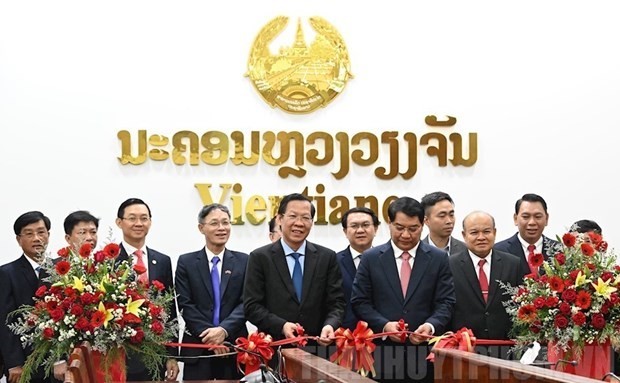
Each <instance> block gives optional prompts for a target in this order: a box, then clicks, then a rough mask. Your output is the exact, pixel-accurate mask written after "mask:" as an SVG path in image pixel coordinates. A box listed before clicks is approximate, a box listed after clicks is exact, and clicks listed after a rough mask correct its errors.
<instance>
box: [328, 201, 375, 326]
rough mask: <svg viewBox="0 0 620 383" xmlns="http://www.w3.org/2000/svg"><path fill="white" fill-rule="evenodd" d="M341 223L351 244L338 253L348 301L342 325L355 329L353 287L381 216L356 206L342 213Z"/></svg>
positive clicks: (345, 298) (345, 297)
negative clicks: (364, 253) (356, 274)
mask: <svg viewBox="0 0 620 383" xmlns="http://www.w3.org/2000/svg"><path fill="white" fill-rule="evenodd" d="M341 223H342V231H343V232H344V235H345V236H346V237H347V239H348V240H349V246H347V248H346V249H344V250H342V251H341V252H339V253H338V254H336V257H337V259H338V264H339V265H340V272H341V273H342V290H343V292H344V300H345V302H347V306H346V308H345V311H344V320H343V321H342V327H344V328H348V329H351V330H354V329H355V326H356V325H357V321H358V319H357V317H356V316H355V313H354V312H353V308H352V307H351V288H352V286H353V279H354V278H355V273H356V272H357V268H358V266H359V264H360V261H361V259H362V253H363V252H364V251H366V250H368V249H370V248H371V247H372V241H373V240H374V239H375V236H376V235H377V229H378V228H379V217H377V214H375V212H374V211H372V210H371V209H369V208H367V207H354V208H352V209H349V210H348V211H347V212H346V213H344V214H343V215H342V220H341Z"/></svg>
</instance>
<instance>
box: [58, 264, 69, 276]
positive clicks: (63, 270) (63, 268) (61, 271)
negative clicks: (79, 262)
mask: <svg viewBox="0 0 620 383" xmlns="http://www.w3.org/2000/svg"><path fill="white" fill-rule="evenodd" d="M69 270H71V264H70V263H69V262H67V261H60V262H58V263H57V264H56V272H57V273H58V275H65V274H67V273H68V272H69Z"/></svg>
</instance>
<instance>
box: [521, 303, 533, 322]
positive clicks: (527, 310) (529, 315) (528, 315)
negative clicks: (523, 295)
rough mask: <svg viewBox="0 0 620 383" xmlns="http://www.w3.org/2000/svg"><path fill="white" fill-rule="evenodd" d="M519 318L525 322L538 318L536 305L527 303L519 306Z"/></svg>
mask: <svg viewBox="0 0 620 383" xmlns="http://www.w3.org/2000/svg"><path fill="white" fill-rule="evenodd" d="M517 316H518V317H519V319H521V320H522V321H524V322H529V323H532V322H534V321H535V320H536V317H537V316H536V307H534V305H525V306H521V307H519V311H518V313H517Z"/></svg>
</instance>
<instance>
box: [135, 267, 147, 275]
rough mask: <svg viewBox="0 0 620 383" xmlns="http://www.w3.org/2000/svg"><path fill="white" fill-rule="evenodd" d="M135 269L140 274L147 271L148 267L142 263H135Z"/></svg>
mask: <svg viewBox="0 0 620 383" xmlns="http://www.w3.org/2000/svg"><path fill="white" fill-rule="evenodd" d="M133 271H135V272H136V274H138V275H140V274H144V273H146V267H144V266H142V265H134V266H133Z"/></svg>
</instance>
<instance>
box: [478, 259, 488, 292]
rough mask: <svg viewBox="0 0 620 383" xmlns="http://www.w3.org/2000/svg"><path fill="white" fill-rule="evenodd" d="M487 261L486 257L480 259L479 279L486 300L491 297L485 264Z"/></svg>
mask: <svg viewBox="0 0 620 383" xmlns="http://www.w3.org/2000/svg"><path fill="white" fill-rule="evenodd" d="M486 262H487V260H486V259H481V260H479V261H478V268H479V270H478V281H479V282H480V291H482V298H484V301H485V302H486V301H487V300H488V299H489V280H488V278H487V274H486V273H485V272H484V264H485V263H486Z"/></svg>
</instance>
